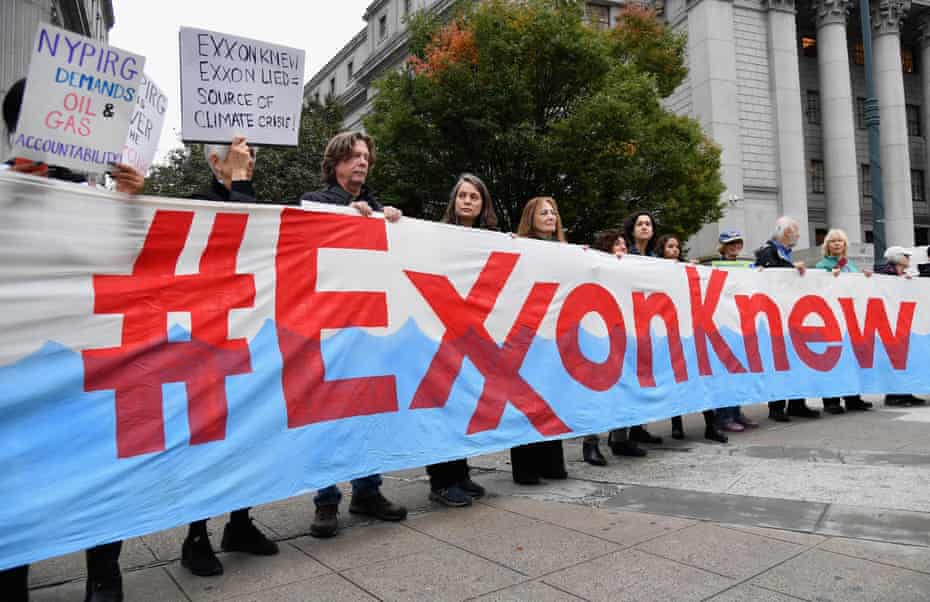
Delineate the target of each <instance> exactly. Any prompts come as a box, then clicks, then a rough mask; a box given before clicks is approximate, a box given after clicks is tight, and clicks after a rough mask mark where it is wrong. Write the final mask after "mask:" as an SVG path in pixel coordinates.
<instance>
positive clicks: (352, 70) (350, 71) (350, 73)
mask: <svg viewBox="0 0 930 602" xmlns="http://www.w3.org/2000/svg"><path fill="white" fill-rule="evenodd" d="M346 75H347V76H348V77H349V79H352V76H353V75H355V65H353V64H352V61H349V64H348V65H346Z"/></svg>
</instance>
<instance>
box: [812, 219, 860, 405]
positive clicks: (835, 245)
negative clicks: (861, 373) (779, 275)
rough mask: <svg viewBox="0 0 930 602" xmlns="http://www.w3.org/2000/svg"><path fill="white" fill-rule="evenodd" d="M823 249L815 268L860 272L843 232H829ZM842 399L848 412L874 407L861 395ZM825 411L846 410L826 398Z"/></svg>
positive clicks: (841, 271)
mask: <svg viewBox="0 0 930 602" xmlns="http://www.w3.org/2000/svg"><path fill="white" fill-rule="evenodd" d="M821 249H822V250H823V259H821V260H820V261H818V262H817V265H816V266H815V267H816V268H817V269H819V270H826V271H828V272H832V273H833V275H834V276H839V275H840V274H841V273H850V274H856V273H858V272H859V268H857V267H856V264H854V263H853V262H851V261H849V258H848V257H847V256H846V254H847V252H848V250H849V238H848V237H847V236H846V233H845V232H843V231H842V230H839V229H836V228H834V229H833V230H830V231H829V232H827V236H826V237H825V238H824V239H823V246H821ZM867 275H869V274H867ZM842 399H843V401H845V402H846V410H848V411H850V412H863V411H865V410H868V409H869V408H871V407H872V404H871V403H869V402H867V401H862V397H861V396H860V395H847V396H845V397H843V398H842ZM823 411H824V412H827V413H829V414H842V413H843V412H844V410H843V406H841V405H840V398H839V397H824V399H823Z"/></svg>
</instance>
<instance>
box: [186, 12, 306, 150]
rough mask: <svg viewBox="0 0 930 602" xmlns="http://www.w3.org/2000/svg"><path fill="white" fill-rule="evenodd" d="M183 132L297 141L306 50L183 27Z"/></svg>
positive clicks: (198, 138)
mask: <svg viewBox="0 0 930 602" xmlns="http://www.w3.org/2000/svg"><path fill="white" fill-rule="evenodd" d="M180 40H181V138H182V139H183V140H184V141H185V142H222V143H228V142H229V141H230V140H231V139H232V137H233V136H234V135H242V136H245V137H246V138H247V139H248V141H249V144H255V145H277V146H297V135H298V132H299V130H300V111H301V109H302V108H303V78H304V54H305V53H304V51H303V50H298V49H296V48H288V47H286V46H277V45H275V44H269V43H266V42H259V41H256V40H250V39H247V38H240V37H237V36H231V35H227V34H223V33H217V32H215V31H207V30H203V29H193V28H189V27H182V28H181V34H180Z"/></svg>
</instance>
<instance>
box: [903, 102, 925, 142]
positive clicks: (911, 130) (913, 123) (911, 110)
mask: <svg viewBox="0 0 930 602" xmlns="http://www.w3.org/2000/svg"><path fill="white" fill-rule="evenodd" d="M904 109H905V111H906V112H907V135H908V136H920V135H921V134H920V106H919V105H905V107H904Z"/></svg>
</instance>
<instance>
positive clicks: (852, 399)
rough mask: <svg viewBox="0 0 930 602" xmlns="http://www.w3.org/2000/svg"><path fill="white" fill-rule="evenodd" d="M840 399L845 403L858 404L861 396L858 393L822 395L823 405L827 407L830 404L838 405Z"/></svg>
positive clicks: (860, 401)
mask: <svg viewBox="0 0 930 602" xmlns="http://www.w3.org/2000/svg"><path fill="white" fill-rule="evenodd" d="M840 401H845V402H846V405H847V406H848V405H849V404H852V405H858V404H861V403H862V397H860V396H859V395H846V396H844V397H824V398H823V407H825V408H829V407H832V406H836V407H839V405H840Z"/></svg>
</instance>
